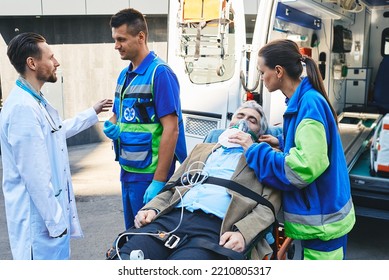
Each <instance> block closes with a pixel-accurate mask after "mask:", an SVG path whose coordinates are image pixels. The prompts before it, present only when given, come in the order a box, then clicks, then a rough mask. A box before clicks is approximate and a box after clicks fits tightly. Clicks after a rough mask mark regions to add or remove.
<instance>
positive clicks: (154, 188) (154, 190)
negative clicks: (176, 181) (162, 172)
mask: <svg viewBox="0 0 389 280" xmlns="http://www.w3.org/2000/svg"><path fill="white" fill-rule="evenodd" d="M164 186H165V182H161V181H157V180H153V181H152V182H151V184H150V185H149V186H148V187H147V189H146V192H145V195H144V196H143V203H144V204H146V203H148V202H149V201H150V200H152V199H153V198H154V197H155V196H156V195H157V194H158V193H159V192H160V191H161V190H162V189H163V187H164Z"/></svg>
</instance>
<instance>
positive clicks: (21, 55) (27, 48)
mask: <svg viewBox="0 0 389 280" xmlns="http://www.w3.org/2000/svg"><path fill="white" fill-rule="evenodd" d="M43 42H46V39H45V38H44V37H43V36H42V35H40V34H37V33H33V32H26V33H20V34H19V35H16V36H15V37H14V38H12V40H11V41H10V42H9V44H8V49H7V55H8V58H9V61H10V62H11V64H12V65H13V66H14V67H15V69H16V71H17V72H18V73H19V74H24V73H25V72H26V61H27V58H28V57H34V58H37V59H40V58H41V57H42V52H41V49H40V48H39V46H38V43H43Z"/></svg>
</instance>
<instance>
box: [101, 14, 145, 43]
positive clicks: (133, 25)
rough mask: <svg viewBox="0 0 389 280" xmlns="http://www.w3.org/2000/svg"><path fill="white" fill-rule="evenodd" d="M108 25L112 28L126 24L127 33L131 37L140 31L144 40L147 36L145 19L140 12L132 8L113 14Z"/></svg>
mask: <svg viewBox="0 0 389 280" xmlns="http://www.w3.org/2000/svg"><path fill="white" fill-rule="evenodd" d="M109 24H110V26H111V27H113V28H117V27H119V26H122V25H123V24H127V26H128V33H129V34H131V35H132V36H136V35H137V34H138V33H139V32H141V31H143V33H145V35H146V38H147V35H148V29H147V22H146V19H145V17H144V16H143V14H142V13H141V12H139V11H137V10H135V9H132V8H128V9H124V10H121V11H119V12H118V13H116V14H114V15H113V16H112V17H111V21H110V22H109Z"/></svg>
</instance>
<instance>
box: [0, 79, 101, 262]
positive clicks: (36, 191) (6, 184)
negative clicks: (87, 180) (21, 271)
mask: <svg viewBox="0 0 389 280" xmlns="http://www.w3.org/2000/svg"><path fill="white" fill-rule="evenodd" d="M46 108H47V111H48V112H49V114H50V116H51V118H52V119H53V120H54V123H55V124H56V125H57V126H59V125H61V126H62V128H61V129H59V130H58V131H57V132H54V133H52V127H51V126H50V123H49V122H48V120H47V117H48V116H47V114H46V115H45V113H44V109H43V108H42V107H41V106H40V105H39V103H38V102H37V101H36V100H35V99H34V98H33V97H32V96H31V95H30V94H29V93H28V92H26V91H24V90H23V89H21V88H20V87H18V86H15V87H14V88H13V90H12V91H11V93H10V95H9V97H8V98H7V100H6V101H5V103H4V107H3V109H2V111H1V115H0V125H1V131H0V136H1V153H2V161H3V192H4V199H5V209H6V216H7V225H8V232H9V239H10V244H11V250H12V255H13V258H14V259H69V258H70V237H72V238H77V237H83V233H82V230H81V227H80V223H79V219H78V215H77V209H76V203H75V197H74V193H73V186H72V181H71V174H70V167H69V158H68V151H67V146H66V138H69V137H71V136H73V135H75V134H77V133H78V132H80V131H82V130H84V129H87V128H89V127H91V126H92V125H94V124H95V123H96V122H97V121H98V118H97V114H96V112H95V110H94V109H93V108H89V109H88V110H86V111H84V112H82V113H80V114H78V115H77V116H76V117H75V118H73V119H69V120H65V121H63V122H62V120H61V118H60V116H59V114H58V112H57V111H56V110H55V109H54V108H53V107H52V106H51V105H50V104H47V106H46ZM65 229H67V231H68V234H67V235H65V236H64V237H62V238H53V237H55V236H59V235H60V234H61V233H62V232H64V231H65Z"/></svg>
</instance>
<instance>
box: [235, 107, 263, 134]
mask: <svg viewBox="0 0 389 280" xmlns="http://www.w3.org/2000/svg"><path fill="white" fill-rule="evenodd" d="M243 108H250V109H254V110H256V111H257V112H258V113H259V115H260V116H261V120H260V122H259V125H260V128H259V131H258V133H257V136H258V137H259V136H261V135H263V134H265V133H266V132H267V130H268V128H269V123H268V122H267V118H266V116H265V112H264V111H263V108H262V106H261V105H259V104H258V103H257V102H256V101H255V100H249V101H246V102H244V103H243V104H242V105H241V106H240V107H239V108H238V109H237V110H236V111H235V113H234V115H233V116H232V117H233V118H234V117H235V116H236V114H237V113H238V112H239V111H240V110H241V109H243Z"/></svg>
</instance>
